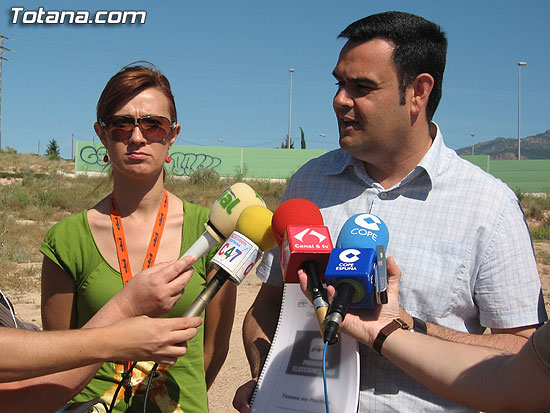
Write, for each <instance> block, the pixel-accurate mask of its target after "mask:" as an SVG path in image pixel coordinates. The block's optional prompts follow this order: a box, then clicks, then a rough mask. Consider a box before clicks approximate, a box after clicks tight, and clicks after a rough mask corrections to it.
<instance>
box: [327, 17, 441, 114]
mask: <svg viewBox="0 0 550 413" xmlns="http://www.w3.org/2000/svg"><path fill="white" fill-rule="evenodd" d="M338 37H343V38H346V39H348V40H349V41H351V42H360V43H363V42H367V41H369V40H372V39H375V38H382V39H385V40H387V41H389V42H391V43H393V45H394V46H395V50H394V52H393V62H394V64H395V66H396V69H397V74H398V76H399V82H400V92H401V104H405V91H406V89H407V87H408V86H409V85H411V84H412V83H413V82H414V79H416V76H418V75H419V74H420V73H429V74H430V75H432V76H433V78H434V86H433V89H432V92H431V94H430V98H429V100H428V105H427V107H426V115H427V117H428V121H431V120H432V117H433V115H434V113H435V110H436V109H437V105H438V104H439V100H440V99H441V89H442V83H443V72H444V71H445V60H446V55H447V37H446V36H445V32H443V30H442V29H441V27H440V26H438V25H437V24H435V23H433V22H431V21H429V20H426V19H424V18H422V17H420V16H416V15H414V14H409V13H404V12H400V11H389V12H385V13H380V14H373V15H372V16H368V17H365V18H363V19H361V20H357V21H356V22H354V23H352V24H350V25H349V26H348V27H346V28H345V30H344V31H343V32H342V33H340V35H339V36H338Z"/></svg>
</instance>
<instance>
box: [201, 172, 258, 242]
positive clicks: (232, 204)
mask: <svg viewBox="0 0 550 413" xmlns="http://www.w3.org/2000/svg"><path fill="white" fill-rule="evenodd" d="M251 205H261V206H263V207H265V202H264V200H263V199H262V197H261V196H260V195H258V193H256V191H254V189H252V188H251V187H250V186H249V185H247V184H245V183H243V182H237V183H236V184H233V185H231V186H230V187H229V188H227V189H226V190H225V191H224V192H223V193H222V194H221V195H220V196H219V197H218V199H216V200H215V201H214V203H213V204H212V207H211V208H210V215H209V217H208V218H209V222H210V224H211V225H212V226H213V227H215V229H216V230H217V231H218V232H220V233H221V234H222V235H223V238H224V239H226V238H228V237H229V235H231V233H232V232H233V231H235V228H236V226H237V220H238V219H239V215H240V214H241V212H242V211H243V210H244V209H245V208H246V207H248V206H251ZM207 230H208V227H207Z"/></svg>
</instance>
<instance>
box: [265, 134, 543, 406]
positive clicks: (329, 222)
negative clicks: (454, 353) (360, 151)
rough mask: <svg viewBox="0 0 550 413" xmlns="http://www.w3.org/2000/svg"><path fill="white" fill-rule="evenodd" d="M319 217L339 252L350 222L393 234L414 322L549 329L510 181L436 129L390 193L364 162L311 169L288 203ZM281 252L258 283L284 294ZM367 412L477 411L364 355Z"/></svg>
mask: <svg viewBox="0 0 550 413" xmlns="http://www.w3.org/2000/svg"><path fill="white" fill-rule="evenodd" d="M291 198H305V199H308V200H310V201H312V202H313V203H315V204H316V205H317V206H318V207H319V208H320V210H321V213H322V215H323V219H324V222H325V225H326V226H327V227H328V228H329V231H330V234H331V238H332V240H333V243H335V242H336V239H337V238H338V234H339V232H340V229H341V228H342V226H343V224H344V223H345V222H346V220H347V219H348V218H349V217H350V216H352V215H355V214H358V213H362V212H369V213H372V214H375V215H377V216H379V217H380V218H381V219H382V220H383V221H384V222H385V223H386V225H387V226H388V229H389V232H390V241H389V244H388V255H391V256H393V257H395V260H396V262H397V264H398V265H399V267H400V268H401V269H402V271H403V276H402V278H401V284H400V303H401V306H402V307H403V308H404V309H405V310H406V311H407V312H408V313H409V314H411V315H413V316H415V317H419V318H422V319H424V320H426V321H429V322H432V323H436V324H439V325H442V326H445V327H449V328H452V329H454V330H458V331H462V332H469V333H475V334H480V333H482V332H483V331H484V329H485V328H513V327H520V326H527V325H533V324H539V323H541V322H543V321H545V320H546V319H547V315H546V310H545V308H544V303H543V299H542V293H541V286H540V279H539V276H538V272H537V268H536V262H535V256H534V252H533V247H532V244H531V238H530V235H529V230H528V228H527V225H526V222H525V218H524V215H523V212H522V210H521V207H520V205H519V202H518V200H517V198H516V196H515V194H514V193H513V191H512V190H510V188H508V186H506V184H504V183H503V182H502V181H500V180H498V179H496V178H494V177H493V176H491V175H489V174H487V173H485V172H484V171H482V170H481V169H480V168H478V167H477V166H475V165H473V164H472V163H470V162H468V161H465V160H463V159H461V158H460V157H459V156H458V155H457V154H456V152H455V151H453V150H451V149H449V148H447V147H446V146H445V144H444V142H443V137H442V135H441V133H440V131H439V128H437V135H436V137H435V139H434V141H433V144H432V146H431V147H430V149H429V150H428V152H427V153H426V155H425V156H424V157H423V159H422V160H421V162H420V163H419V164H418V166H417V167H416V168H415V169H414V170H413V171H411V172H410V173H409V174H408V175H407V176H406V177H405V178H404V179H403V180H402V181H401V182H399V183H398V184H396V185H395V186H393V187H392V188H389V189H384V188H383V187H382V186H381V185H380V184H379V183H378V182H376V181H374V180H373V179H372V178H370V177H369V175H368V174H367V172H366V169H365V166H364V164H363V162H362V161H359V160H358V159H356V158H354V157H352V156H351V155H350V154H349V153H348V152H346V151H344V150H342V149H338V150H335V151H332V152H329V153H327V154H325V155H323V156H321V157H319V158H316V159H313V160H311V161H309V162H308V163H307V164H305V165H304V166H303V167H302V168H300V169H299V170H298V171H297V172H296V174H294V176H293V177H292V179H291V180H290V182H289V185H288V187H287V189H286V191H285V194H284V196H283V201H285V200H287V199H291ZM278 254H279V250H278V248H275V249H274V250H271V251H269V252H268V253H266V254H265V256H264V259H263V261H262V263H261V264H260V266H259V267H258V270H257V274H258V276H259V278H260V279H261V280H262V281H263V282H266V283H269V284H273V285H282V274H281V270H280V264H279V260H278ZM360 351H361V396H360V408H359V411H360V412H367V411H369V412H371V411H373V412H374V411H379V412H388V411H396V412H406V411H469V410H468V409H467V408H464V407H461V406H458V405H456V404H454V403H451V402H449V401H447V400H445V399H443V398H442V397H440V396H438V395H436V394H435V393H433V392H431V391H429V390H428V389H427V388H426V387H424V386H423V385H421V384H420V383H418V382H416V381H414V380H413V379H411V378H410V377H409V376H408V375H406V374H405V373H403V372H402V371H401V370H400V369H399V368H398V367H396V366H394V365H393V364H392V363H391V362H389V361H388V360H386V359H385V358H383V357H380V356H378V355H377V354H376V353H374V352H373V351H371V350H370V349H369V348H367V347H366V346H361V350H360Z"/></svg>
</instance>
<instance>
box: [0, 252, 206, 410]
mask: <svg viewBox="0 0 550 413" xmlns="http://www.w3.org/2000/svg"><path fill="white" fill-rule="evenodd" d="M194 261H195V259H194V258H191V257H186V258H184V259H182V260H178V261H176V262H173V263H163V264H158V265H155V266H154V267H151V268H149V269H147V270H145V271H142V272H141V273H139V274H137V275H136V276H135V277H134V278H133V279H132V281H130V282H129V283H128V284H127V285H126V286H125V287H124V288H123V289H122V290H121V291H120V292H119V293H118V294H117V295H115V296H114V297H113V298H112V299H111V300H110V301H109V302H107V304H105V305H104V306H103V307H102V308H101V309H100V310H99V311H98V312H97V314H95V315H94V317H92V318H91V319H90V320H89V321H88V323H87V324H86V325H85V326H84V327H83V329H81V330H78V331H74V332H70V331H63V332H51V333H52V334H57V333H75V334H78V333H82V332H83V333H84V334H89V333H88V331H84V329H86V328H94V327H101V326H106V325H109V324H112V323H115V322H117V321H120V320H122V319H125V318H127V317H132V316H135V315H138V314H148V315H151V316H156V315H161V314H164V313H166V312H168V311H170V309H171V308H172V307H173V306H174V305H175V303H176V302H177V301H178V300H179V298H180V297H181V295H182V294H183V290H184V287H185V285H187V282H189V279H190V277H191V275H192V273H193V271H192V269H191V268H190V267H191V265H192V264H193V262H194ZM50 263H51V265H54V266H55V267H57V266H56V265H55V264H54V263H53V262H51V261H50ZM55 267H53V270H54V271H55V270H56V269H55ZM45 269H46V270H50V271H51V270H52V267H51V266H48V265H46V267H45ZM61 272H62V274H60V273H56V274H55V275H52V274H51V273H48V275H47V276H46V278H47V280H46V290H47V291H48V292H50V293H51V292H52V291H53V290H54V288H53V286H52V285H50V283H51V282H54V280H55V279H56V276H58V277H59V280H61V291H63V288H65V289H67V285H68V283H66V282H65V283H64V282H63V281H66V280H64V279H63V277H62V275H64V276H65V277H67V278H69V276H68V275H67V274H66V273H64V272H63V271H62V270H61ZM43 275H44V268H43ZM53 301H54V302H55V301H56V300H53ZM63 301H64V300H60V302H61V303H63ZM67 301H70V300H67ZM58 303H59V301H58V302H56V304H58ZM65 304H66V303H65ZM53 310H54V311H53V312H54V313H55V312H57V309H56V308H53ZM68 320H70V318H69V317H66V318H65V319H64V321H65V322H67V321H68ZM198 320H199V319H189V320H187V321H185V322H188V323H190V324H188V325H189V326H190V327H192V326H193V325H194V323H197V321H198ZM129 321H130V320H129ZM50 322H51V323H52V324H56V323H55V320H53V319H52V320H50ZM132 322H138V323H149V322H153V323H154V324H156V325H157V326H160V327H163V326H164V328H168V330H167V331H165V333H168V334H170V328H172V325H171V323H166V322H165V321H164V320H148V319H147V318H146V317H140V318H138V319H137V320H134V321H132ZM124 323H125V322H123V323H121V325H125V326H127V324H124ZM199 323H200V321H199ZM197 325H198V324H197ZM112 328H113V329H116V331H117V332H119V333H121V335H120V336H117V334H115V333H113V335H112V336H110V335H107V334H103V335H102V336H101V337H100V339H103V340H105V339H108V340H113V338H114V340H113V341H112V342H113V343H115V342H119V343H120V345H121V348H123V349H124V346H128V345H129V346H130V347H128V348H126V350H128V351H129V353H131V352H136V351H138V352H139V351H142V350H143V348H142V347H140V346H139V345H138V346H135V344H136V343H129V342H128V341H129V340H128V337H127V336H125V335H124V333H123V332H121V331H120V330H118V326H112ZM151 328H153V327H151ZM132 329H133V330H135V328H132ZM139 330H140V331H133V334H134V335H135V334H143V336H142V338H141V339H138V338H136V337H134V339H136V340H138V341H137V342H139V340H141V341H142V344H143V345H144V346H147V345H150V344H153V348H155V347H157V344H158V342H157V341H156V340H158V336H156V337H153V341H152V342H149V344H148V343H147V341H148V340H150V339H151V337H152V336H151V335H149V332H148V331H147V329H139ZM151 331H152V332H154V329H153V330H151ZM96 332H97V331H96ZM46 333H47V332H46ZM183 333H184V334H185V337H188V335H189V334H192V335H193V336H194V335H195V334H196V331H195V330H194V327H193V328H192V329H191V330H190V331H189V332H185V331H184V332H183ZM36 334H44V333H40V332H39V333H36ZM91 334H93V333H91ZM175 335H176V336H177V339H178V340H179V339H180V338H184V337H182V335H181V334H180V332H177V331H176V332H175ZM117 337H118V338H117ZM161 337H162V335H161ZM165 339H166V337H165ZM187 339H189V338H187ZM115 340H116V341H115ZM161 341H162V340H161ZM184 341H185V340H184ZM88 345H89V343H86V345H80V346H78V345H77V346H71V349H70V352H71V354H73V358H74V357H82V358H87V357H88V355H86V354H84V352H82V350H86V349H87V347H88ZM27 346H28V343H27ZM170 346H172V347H178V344H177V343H174V342H172V343H171V344H170ZM114 347H116V345H115V346H114ZM63 350H65V348H63ZM126 350H123V351H126ZM172 350H175V351H177V352H181V351H182V350H181V349H172ZM34 351H35V354H38V351H40V352H41V354H42V355H41V358H42V360H45V359H46V358H48V357H52V359H54V360H55V359H56V358H57V360H56V366H57V369H58V370H62V369H64V368H65V367H66V366H65V365H64V364H63V363H65V362H66V360H68V359H69V360H70V359H71V357H70V356H67V357H66V355H65V354H63V352H62V351H60V350H59V349H58V348H57V346H56V343H50V345H49V346H48V347H37V348H35V349H34ZM116 352H117V353H118V350H116ZM129 353H127V354H128V355H129ZM118 354H119V355H122V353H118ZM75 355H76V356H75ZM134 355H139V353H136V354H134ZM152 356H153V359H154V358H155V357H157V356H155V355H154V354H152ZM11 357H13V354H12V355H11ZM117 358H118V357H117ZM120 358H122V359H126V358H131V357H128V356H125V357H120ZM137 358H138V359H140V358H146V359H151V358H150V357H149V356H146V357H137ZM14 359H15V360H17V362H18V367H17V368H18V369H22V370H24V371H29V369H32V368H34V369H38V366H37V365H35V364H36V361H35V360H33V359H25V358H21V357H14ZM108 359H111V357H108ZM103 361H105V359H103ZM25 362H28V363H30V367H29V366H25V364H24V363H25ZM73 362H74V359H73ZM100 366H101V364H100V363H95V364H91V365H87V366H83V367H80V368H77V369H73V370H69V371H63V372H60V373H56V374H52V375H48V376H41V377H36V378H32V379H28V380H23V381H18V382H13V383H4V384H0V390H1V391H0V405H2V406H3V407H9V408H10V411H13V412H15V411H23V412H25V411H38V410H40V411H55V410H57V409H58V408H59V407H61V406H62V405H63V404H64V403H66V402H67V401H68V400H70V399H71V398H72V397H73V396H74V395H75V394H77V393H78V392H80V391H81V390H82V389H83V388H84V386H85V385H86V383H88V382H89V381H90V380H91V379H92V378H93V376H94V375H95V373H96V372H97V370H98V368H99V367H100Z"/></svg>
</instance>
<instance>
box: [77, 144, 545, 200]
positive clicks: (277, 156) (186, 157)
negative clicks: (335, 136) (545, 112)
mask: <svg viewBox="0 0 550 413" xmlns="http://www.w3.org/2000/svg"><path fill="white" fill-rule="evenodd" d="M76 149H77V152H76V163H75V169H76V171H77V172H83V171H93V172H103V171H105V170H107V168H108V165H105V163H104V162H103V156H104V155H105V148H104V147H103V145H101V143H99V142H85V141H78V142H77V145H76ZM324 153H325V151H324V150H319V149H293V150H285V149H262V148H232V147H230V148H228V147H218V146H187V145H174V146H172V148H171V149H170V156H171V157H172V162H171V163H170V164H167V165H166V170H167V172H168V173H171V174H174V175H179V176H184V175H190V174H191V173H193V171H196V170H197V169H200V168H213V169H214V170H216V172H218V174H220V175H221V176H235V175H237V174H239V173H240V172H241V171H242V172H244V173H245V176H246V177H247V178H281V179H286V178H288V177H290V176H291V175H292V174H293V173H294V172H295V171H296V170H297V169H298V168H300V166H302V165H303V164H305V163H306V162H307V161H309V160H310V159H313V158H317V157H319V156H321V155H322V154H324ZM463 158H464V159H466V160H468V161H470V162H472V163H473V164H475V165H477V166H479V167H480V168H481V169H483V170H485V171H487V172H489V173H490V174H492V175H493V176H495V177H497V178H499V179H501V180H502V181H504V182H505V183H506V184H507V185H508V186H509V187H510V188H512V189H513V190H516V189H519V190H521V192H550V160H548V159H537V160H521V161H517V160H515V161H514V160H510V161H495V160H491V159H490V158H489V156H488V155H473V156H471V155H465V156H463Z"/></svg>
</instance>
